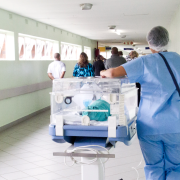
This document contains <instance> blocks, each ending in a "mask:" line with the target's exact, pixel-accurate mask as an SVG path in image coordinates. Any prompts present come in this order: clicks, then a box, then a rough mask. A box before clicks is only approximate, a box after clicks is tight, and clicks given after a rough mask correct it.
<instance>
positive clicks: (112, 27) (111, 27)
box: [108, 25, 116, 30]
mask: <svg viewBox="0 0 180 180" xmlns="http://www.w3.org/2000/svg"><path fill="white" fill-rule="evenodd" d="M108 27H109V29H110V30H115V29H116V26H115V25H112V26H108Z"/></svg>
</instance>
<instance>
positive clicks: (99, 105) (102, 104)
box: [82, 99, 111, 121]
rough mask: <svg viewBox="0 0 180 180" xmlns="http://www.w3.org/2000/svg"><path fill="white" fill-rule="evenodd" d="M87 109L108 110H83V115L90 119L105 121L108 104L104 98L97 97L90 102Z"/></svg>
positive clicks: (108, 113)
mask: <svg viewBox="0 0 180 180" xmlns="http://www.w3.org/2000/svg"><path fill="white" fill-rule="evenodd" d="M86 109H87V110H108V112H83V113H82V115H83V116H89V118H90V120H96V121H107V119H108V116H111V115H110V104H109V103H108V102H106V101H104V100H101V99H98V100H96V101H94V102H93V103H92V104H90V105H89V106H88V107H87V108H86Z"/></svg>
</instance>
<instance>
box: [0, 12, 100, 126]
mask: <svg viewBox="0 0 180 180" xmlns="http://www.w3.org/2000/svg"><path fill="white" fill-rule="evenodd" d="M27 22H28V23H27ZM37 23H38V25H37ZM0 29H3V30H8V31H12V32H14V36H15V42H14V45H15V60H14V61H0V83H1V84H0V90H6V89H12V88H15V87H22V86H27V85H32V84H36V83H42V82H46V81H50V79H49V78H48V76H47V68H48V65H49V63H51V62H52V61H36V60H34V61H19V53H18V52H19V50H18V33H22V34H28V35H31V36H37V37H42V38H47V39H52V40H56V41H59V43H60V42H68V43H73V44H78V45H81V46H82V47H83V46H88V47H91V50H92V59H93V57H94V55H93V54H94V53H93V52H94V48H95V47H96V44H97V42H96V41H93V40H90V39H87V38H85V37H82V36H79V35H76V34H73V33H70V32H67V31H65V30H62V29H59V28H55V27H53V26H50V25H47V24H44V23H40V22H37V21H35V20H33V19H29V18H26V17H23V16H20V15H18V14H14V13H11V12H8V11H5V10H2V9H0ZM64 63H65V64H66V67H67V72H66V77H72V73H73V69H74V65H75V64H76V63H77V61H75V60H74V61H64ZM50 91H51V88H48V89H44V90H40V91H36V92H33V93H29V94H24V95H21V96H16V97H12V98H7V99H3V100H0V127H1V126H3V125H6V124H8V123H11V122H13V121H15V120H17V119H19V118H22V117H24V116H27V115H29V114H31V113H33V112H36V111H38V110H40V109H43V108H45V107H47V106H49V105H50V96H49V92H50Z"/></svg>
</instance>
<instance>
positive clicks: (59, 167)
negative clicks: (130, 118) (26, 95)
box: [0, 111, 145, 180]
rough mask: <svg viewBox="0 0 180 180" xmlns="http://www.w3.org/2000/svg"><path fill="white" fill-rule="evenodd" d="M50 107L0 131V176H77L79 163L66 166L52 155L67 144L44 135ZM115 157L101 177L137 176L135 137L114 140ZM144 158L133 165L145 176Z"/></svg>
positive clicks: (69, 179)
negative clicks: (128, 143) (126, 142)
mask: <svg viewBox="0 0 180 180" xmlns="http://www.w3.org/2000/svg"><path fill="white" fill-rule="evenodd" d="M49 116H50V111H46V112H43V113H41V114H39V115H37V116H34V117H32V118H31V119H29V120H27V121H24V122H22V123H20V124H18V125H16V126H14V127H11V128H9V129H8V130H6V131H4V132H1V133H0V180H16V179H17V180H36V179H39V180H80V179H81V174H80V173H81V171H80V166H79V165H74V166H73V167H72V168H69V167H66V166H65V164H64V162H63V161H64V158H63V157H53V152H60V151H61V152H62V151H64V150H65V149H66V148H67V147H69V145H70V144H68V143H64V144H59V143H54V142H53V141H52V140H51V136H50V135H48V133H47V131H48V125H49ZM112 153H115V156H116V158H115V159H110V160H109V161H108V162H107V163H106V165H105V166H106V169H105V173H106V179H105V180H120V179H123V180H137V173H136V171H135V170H134V169H133V168H132V167H135V168H136V167H137V166H138V165H139V163H140V161H141V160H142V154H141V151H140V147H139V144H138V140H137V139H135V140H134V142H133V144H132V145H131V146H125V145H124V144H123V143H117V145H116V148H115V150H114V151H113V152H112ZM143 166H144V162H142V164H141V165H140V166H139V167H138V168H137V170H138V172H139V180H145V175H144V171H143Z"/></svg>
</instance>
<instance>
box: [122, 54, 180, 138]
mask: <svg viewBox="0 0 180 180" xmlns="http://www.w3.org/2000/svg"><path fill="white" fill-rule="evenodd" d="M162 54H163V55H164V56H165V57H166V59H167V61H168V63H169V65H170V67H171V69H172V71H173V73H174V75H175V78H176V80H177V82H178V84H179V86H180V55H179V54H177V53H174V52H163V53H162ZM122 66H123V67H124V69H125V70H126V73H127V76H128V78H129V80H130V82H131V83H135V82H139V83H140V84H141V102H140V106H139V112H138V117H137V131H138V135H139V136H142V135H155V134H167V133H180V97H179V94H178V92H177V90H176V87H175V85H174V82H173V80H172V77H171V75H170V73H169V71H168V69H167V67H166V65H165V63H164V61H163V59H162V57H161V56H160V55H159V54H158V53H156V54H150V55H147V56H142V57H140V58H137V59H135V60H132V61H131V62H129V63H126V64H123V65H122Z"/></svg>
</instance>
